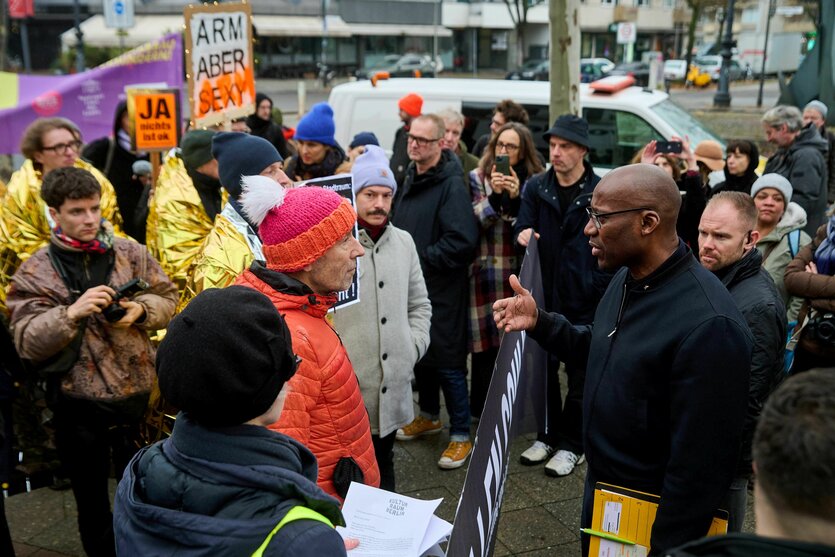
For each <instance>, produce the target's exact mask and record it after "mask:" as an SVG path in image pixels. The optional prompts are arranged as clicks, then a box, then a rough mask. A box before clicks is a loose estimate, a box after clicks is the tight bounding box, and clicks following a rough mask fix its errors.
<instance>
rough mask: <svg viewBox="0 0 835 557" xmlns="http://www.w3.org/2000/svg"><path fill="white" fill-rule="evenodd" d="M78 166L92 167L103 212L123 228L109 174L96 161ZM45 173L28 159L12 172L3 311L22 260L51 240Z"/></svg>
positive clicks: (6, 205) (1, 225)
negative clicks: (43, 194) (43, 190)
mask: <svg viewBox="0 0 835 557" xmlns="http://www.w3.org/2000/svg"><path fill="white" fill-rule="evenodd" d="M75 166H76V167H78V168H83V169H84V170H88V171H89V172H91V173H92V174H93V176H95V177H96V180H98V182H99V184H101V215H102V217H104V218H106V219H107V220H108V221H109V222H110V223H111V224H112V225H113V230H114V232H115V233H116V234H117V235H119V236H124V234H123V233H122V231H121V227H122V217H121V216H120V215H119V207H118V205H117V204H116V192H115V190H114V189H113V185H112V184H111V183H110V181H109V180H108V179H107V178H105V176H104V175H103V174H102V173H101V172H99V171H98V170H96V169H95V168H94V167H93V166H92V165H90V164H88V163H86V162H84V161H82V160H81V159H79V160H77V161H76V163H75ZM41 182H42V179H41V173H40V171H38V170H35V168H34V167H33V166H32V161H31V160H28V159H27V160H26V162H24V163H23V166H21V167H20V169H19V170H18V171H17V172H15V173H14V174H12V177H11V179H10V180H9V183H8V185H7V186H6V193H5V195H3V198H2V207H1V208H0V312H3V313H8V310H7V309H6V289H7V288H8V286H9V282H10V281H11V278H12V275H14V273H15V271H17V268H18V267H19V266H20V264H21V263H22V262H24V261H26V260H27V259H29V257H30V256H31V255H32V254H34V253H35V252H36V251H38V250H39V249H41V248H42V247H44V246H45V245H47V243H49V235H50V229H49V221H48V220H47V218H46V215H47V208H46V203H44V202H43V200H42V199H41Z"/></svg>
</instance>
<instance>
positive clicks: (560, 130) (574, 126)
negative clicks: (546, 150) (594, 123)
mask: <svg viewBox="0 0 835 557" xmlns="http://www.w3.org/2000/svg"><path fill="white" fill-rule="evenodd" d="M552 135H553V136H556V137H561V138H562V139H567V140H568V141H571V142H572V143H576V144H577V145H580V146H582V147H585V148H586V149H588V148H589V123H588V122H587V121H586V119H585V118H580V117H579V116H575V115H574V114H563V115H562V116H560V117H558V118H557V119H556V120H555V121H554V125H553V126H551V129H550V130H548V131H547V132H545V133H543V134H542V137H543V138H544V139H545V141H550V140H551V136H552Z"/></svg>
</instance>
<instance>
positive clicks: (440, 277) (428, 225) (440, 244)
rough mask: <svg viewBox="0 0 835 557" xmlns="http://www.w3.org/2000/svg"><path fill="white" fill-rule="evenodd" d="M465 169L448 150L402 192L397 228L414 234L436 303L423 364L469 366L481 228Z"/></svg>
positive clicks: (409, 176) (411, 175)
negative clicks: (473, 268) (473, 276)
mask: <svg viewBox="0 0 835 557" xmlns="http://www.w3.org/2000/svg"><path fill="white" fill-rule="evenodd" d="M461 176H462V170H461V164H460V163H459V162H458V157H456V156H455V155H454V154H453V153H452V151H450V150H448V149H444V150H443V151H442V152H441V160H440V161H439V162H438V164H437V165H435V166H434V167H433V168H431V169H429V170H427V171H426V172H424V173H423V174H416V172H415V165H414V164H410V165H409V168H408V171H407V172H406V180H405V181H404V183H403V187H402V188H399V189H398V191H397V198H396V200H395V206H394V212H393V216H392V221H391V222H392V224H394V226H396V227H398V228H401V229H403V230H405V231H407V232H408V233H409V234H411V235H412V238H413V239H414V241H415V247H417V252H418V255H419V256H420V266H421V268H422V269H423V278H424V279H425V280H426V290H427V292H428V293H429V300H430V301H431V302H432V325H431V328H430V330H429V337H430V344H429V350H428V351H427V353H426V355H425V356H424V357H423V359H422V360H421V361H420V363H421V364H424V365H427V366H431V367H435V368H463V367H465V366H466V365H467V311H468V301H469V299H470V298H469V279H468V269H469V266H470V263H472V261H473V256H474V254H475V249H476V246H477V245H478V225H477V224H476V219H475V214H474V213H473V206H472V203H471V202H470V196H469V195H468V193H467V192H468V188H465V187H464V184H463V183H462V177H461Z"/></svg>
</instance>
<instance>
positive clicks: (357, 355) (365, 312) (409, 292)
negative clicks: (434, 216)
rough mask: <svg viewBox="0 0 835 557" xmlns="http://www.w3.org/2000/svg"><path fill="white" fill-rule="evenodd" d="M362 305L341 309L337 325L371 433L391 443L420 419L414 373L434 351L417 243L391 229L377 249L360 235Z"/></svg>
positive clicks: (365, 236)
mask: <svg viewBox="0 0 835 557" xmlns="http://www.w3.org/2000/svg"><path fill="white" fill-rule="evenodd" d="M359 240H360V243H361V244H362V245H363V247H364V248H365V255H363V257H362V259H361V260H360V266H359V267H360V268H359V283H360V302H359V303H357V304H354V305H352V306H348V307H345V308H337V309H336V311H335V312H334V314H333V325H334V327H335V328H336V331H337V332H338V333H339V336H340V337H341V338H342V343H343V344H344V345H345V348H346V349H347V351H348V356H349V357H350V358H351V363H352V364H353V366H354V371H355V372H356V374H357V379H358V380H359V384H360V391H361V392H362V398H363V401H364V402H365V407H366V409H367V410H368V418H369V421H370V422H371V433H373V434H375V435H379V436H380V437H385V436H386V435H388V434H390V433H392V432H394V431H396V430H397V428H399V427H403V426H404V425H407V424H409V423H410V422H411V421H412V420H413V419H414V404H413V402H412V385H411V381H412V373H413V372H412V370H413V368H414V365H415V363H416V362H417V361H418V360H419V359H420V358H422V357H423V355H424V354H426V350H427V349H428V348H429V323H430V321H431V319H432V304H431V303H430V302H429V297H428V295H427V293H426V283H425V282H424V280H423V271H421V267H420V260H419V258H418V254H417V249H416V248H415V243H414V241H413V240H412V237H411V235H409V233H408V232H406V231H404V230H401V229H399V228H396V227H394V226H393V225H391V224H389V225H388V227H387V228H386V230H385V231H384V232H383V235H382V236H380V238H379V240H377V243H376V244H375V243H374V242H373V241H372V240H371V238H370V237H369V236H368V234H367V233H366V232H365V230H362V229H360V238H359Z"/></svg>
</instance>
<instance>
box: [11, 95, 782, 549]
mask: <svg viewBox="0 0 835 557" xmlns="http://www.w3.org/2000/svg"><path fill="white" fill-rule="evenodd" d="M305 86H306V90H307V102H306V105H307V107H310V106H311V105H312V104H314V103H316V102H319V101H323V100H326V99H327V92H326V91H324V90H322V89H321V87H319V86H318V85H317V84H316V83H315V82H313V81H310V80H308V81H307V82H306V83H305ZM259 88H260V90H262V91H264V92H266V93H268V94H270V95H273V97H274V100H275V102H276V105H277V106H279V107H281V108H282V110H285V111H286V112H287V113H288V118H287V123H288V124H290V125H293V124H295V121H296V119H297V116H296V114H295V113H294V111H295V110H296V109H297V106H298V103H297V94H296V91H297V83H296V82H282V81H277V80H260V81H259ZM734 89H736V91H735V92H736V93H738V94H739V95H738V96H737V97H735V98H736V99H738V103H737V102H735V103H734V105H735V106H737V107H740V108H741V107H743V106H744V107H748V106H752V105H753V104H754V98H755V96H756V89H757V87H756V85H755V84H754V83H751V82H749V83H740V84H734V85H733V87H732V93H733V92H734ZM776 89H777V85H776V83H775V82H773V81H772V82H771V83H767V84H766V101H767V102H766V104H765V106H770V104H773V102H774V101H775V100H776V95H777V91H776ZM713 92H714V91H706V90H701V91H693V92H690V91H685V90H678V91H677V90H674V91H673V97H674V98H675V99H676V100H677V101H679V102H680V103H681V104H682V105H684V106H686V107H687V108H707V107H709V106H710V104H711V102H712V95H713ZM769 101H770V104H769ZM561 375H563V374H561ZM563 380H564V375H563ZM563 390H565V389H563ZM474 434H475V426H473V435H474ZM534 438H535V435H533V434H530V435H526V436H523V437H520V438H519V439H517V440H516V441H515V442H514V443H513V444H512V445H511V458H510V464H509V471H508V479H507V485H506V488H505V495H504V503H503V506H502V510H501V514H500V518H499V528H498V541H497V543H496V551H495V553H494V555H495V556H496V557H501V556H505V555H524V556H527V557H537V556H542V557H544V556H554V557H559V556H563V555H565V556H569V555H570V556H573V557H576V556H579V554H580V543H579V528H580V508H581V504H582V494H583V479H584V476H585V472H586V465H585V464H583V465H581V466H579V467H577V469H575V471H574V472H573V473H572V474H571V475H569V476H567V477H565V478H549V477H547V476H545V473H544V469H543V466H534V467H528V466H522V465H521V464H519V455H520V454H521V453H522V451H524V450H525V449H526V448H527V447H528V446H529V445H530V443H531V442H532V440H533V439H534ZM447 441H448V432H446V431H444V432H442V433H440V434H438V435H435V436H430V437H424V438H422V439H418V440H415V441H410V442H407V443H401V442H398V443H397V444H396V445H395V469H396V479H397V491H398V492H400V493H402V494H405V495H409V496H412V497H417V498H421V499H436V498H439V497H443V499H444V501H443V503H442V504H441V506H440V507H439V510H438V515H439V516H440V517H442V518H444V519H446V520H448V521H450V522H452V521H453V519H454V515H455V509H456V506H457V504H458V498H459V495H460V493H461V489H462V486H463V483H464V477H465V474H466V468H460V469H458V470H453V471H443V470H440V469H439V468H438V467H437V465H436V463H437V461H438V459H439V458H440V455H441V452H443V450H444V449H445V448H446V443H447ZM111 487H112V488H113V490H115V482H112V486H111ZM751 505H752V498H750V497H749V509H748V515H747V517H746V523H745V528H744V529H745V530H746V531H753V528H754V523H753V512H752V510H751ZM6 516H7V518H8V521H9V526H10V528H11V532H12V538H13V540H14V542H15V550H16V553H17V556H18V557H69V556H83V555H84V551H83V549H82V547H81V541H80V539H79V537H78V529H77V523H76V509H75V501H74V500H73V496H72V492H71V491H52V490H50V489H48V488H42V489H37V490H35V491H33V492H31V493H26V494H18V495H14V496H12V497H10V498H8V499H7V500H6ZM0 557H2V556H0Z"/></svg>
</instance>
